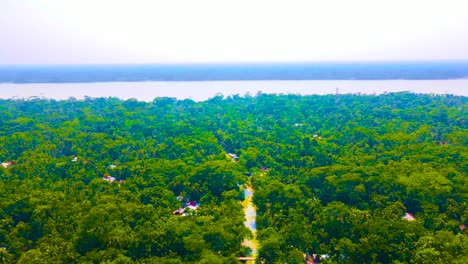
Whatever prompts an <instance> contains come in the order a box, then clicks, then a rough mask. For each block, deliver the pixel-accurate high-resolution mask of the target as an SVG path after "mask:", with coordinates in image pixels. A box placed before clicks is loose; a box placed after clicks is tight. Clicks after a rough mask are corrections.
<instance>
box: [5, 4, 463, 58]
mask: <svg viewBox="0 0 468 264" xmlns="http://www.w3.org/2000/svg"><path fill="white" fill-rule="evenodd" d="M467 10H468V1H466V0H440V1H432V0H424V1H421V0H392V1H390V0H385V1H384V0H353V1H349V0H342V1H338V0H321V1H315V0H308V1H299V0H297V1H295V0H285V1H275V0H268V1H263V0H247V1H244V0H232V1H223V0H197V1H193V0H186V1H182V0H163V1H159V0H0V39H1V40H0V64H3V65H5V64H7V65H8V64H145V63H212V62H315V61H426V60H468V15H467V14H468V12H467Z"/></svg>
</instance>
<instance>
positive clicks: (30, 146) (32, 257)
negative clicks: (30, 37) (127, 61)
mask: <svg viewBox="0 0 468 264" xmlns="http://www.w3.org/2000/svg"><path fill="white" fill-rule="evenodd" d="M467 107H468V98H466V97H457V96H450V95H448V96H431V95H415V94H410V93H397V94H388V95H381V96H358V95H342V96H340V97H339V98H335V97H334V96H297V95H266V94H258V95H257V96H255V97H252V96H246V97H240V96H233V97H228V98H223V97H222V96H217V97H214V98H212V99H210V100H208V101H205V102H200V103H195V102H193V101H191V100H176V99H173V98H157V99H155V100H154V101H153V102H151V103H145V102H139V101H136V100H127V101H121V100H118V99H114V98H109V99H103V98H101V99H91V98H87V99H85V100H75V99H70V100H66V101H54V100H40V99H35V100H1V101H0V116H1V118H0V159H1V160H0V161H1V162H9V161H11V162H12V164H11V165H6V164H5V167H6V168H4V167H3V166H2V167H0V262H4V263H10V262H13V263H135V262H136V263H238V260H237V258H238V257H240V256H244V255H246V254H247V253H248V248H246V247H243V246H241V243H242V241H243V240H244V238H246V237H249V236H250V235H251V234H250V232H249V230H248V229H247V228H246V227H244V225H243V222H244V215H243V212H242V206H241V204H240V201H241V200H242V199H243V192H242V190H241V188H239V185H241V184H243V183H245V182H247V181H248V180H249V176H248V175H250V173H252V176H251V183H252V187H253V188H254V189H255V195H254V203H255V205H256V207H257V214H258V215H257V230H258V234H257V239H258V242H259V244H260V247H261V248H260V250H259V252H258V256H259V259H258V261H259V262H265V263H285V262H287V263H303V261H304V254H305V253H309V254H311V255H312V254H320V255H324V254H328V257H327V258H326V259H325V260H324V261H323V263H325V262H326V263H467V262H468V253H467V252H468V237H467V229H463V224H465V225H466V224H467V222H468V210H467V196H468V178H467V173H468V147H467V146H468V109H467ZM226 153H235V154H237V155H238V156H239V162H233V160H232V159H231V158H229V156H227V155H226ZM75 157H76V159H75ZM111 165H114V166H111ZM262 169H263V170H262ZM106 175H110V176H112V177H115V178H116V180H115V181H114V182H109V181H106V180H104V179H103V177H104V176H106ZM119 180H122V182H118V181H119ZM182 197H183V198H182ZM178 198H179V199H178ZM181 199H182V201H180V200H181ZM187 201H197V202H198V203H200V207H199V208H198V209H197V210H190V209H186V210H185V212H186V216H181V215H175V214H174V213H173V212H174V211H176V210H177V209H179V208H181V207H183V205H182V203H183V202H187ZM406 212H408V213H410V214H412V215H413V216H414V218H415V220H414V221H408V220H405V219H403V218H402V217H403V216H404V215H405V213H406Z"/></svg>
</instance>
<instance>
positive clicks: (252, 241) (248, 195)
mask: <svg viewBox="0 0 468 264" xmlns="http://www.w3.org/2000/svg"><path fill="white" fill-rule="evenodd" d="M253 194H254V189H253V188H252V185H251V183H250V181H249V182H247V183H246V184H244V197H245V199H244V201H243V202H242V207H243V208H244V215H245V222H244V225H245V226H246V227H247V228H248V229H249V230H250V231H251V232H252V237H251V238H246V239H244V242H242V245H244V246H246V247H249V248H250V249H251V252H250V254H249V255H248V256H247V257H248V258H252V259H249V260H247V263H255V259H256V258H257V252H258V251H257V250H258V241H257V227H256V223H255V220H256V217H257V210H256V208H255V206H254V205H253V203H252V198H253Z"/></svg>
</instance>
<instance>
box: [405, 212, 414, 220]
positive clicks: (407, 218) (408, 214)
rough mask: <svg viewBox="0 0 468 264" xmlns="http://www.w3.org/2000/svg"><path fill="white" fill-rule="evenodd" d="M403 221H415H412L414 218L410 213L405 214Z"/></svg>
mask: <svg viewBox="0 0 468 264" xmlns="http://www.w3.org/2000/svg"><path fill="white" fill-rule="evenodd" d="M403 219H405V220H408V221H414V220H416V219H414V216H413V215H412V214H410V213H405V215H404V216H403Z"/></svg>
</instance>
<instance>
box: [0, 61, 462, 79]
mask: <svg viewBox="0 0 468 264" xmlns="http://www.w3.org/2000/svg"><path fill="white" fill-rule="evenodd" d="M463 78H468V61H427V62H422V61H420V62H303V63H299V62H296V63H206V64H141V65H138V64H136V65H16V66H15V65H3V66H2V65H0V83H94V82H144V81H155V82H163V81H164V82H177V81H294V80H304V81H306V80H451V79H463Z"/></svg>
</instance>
